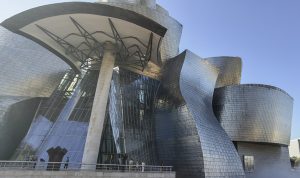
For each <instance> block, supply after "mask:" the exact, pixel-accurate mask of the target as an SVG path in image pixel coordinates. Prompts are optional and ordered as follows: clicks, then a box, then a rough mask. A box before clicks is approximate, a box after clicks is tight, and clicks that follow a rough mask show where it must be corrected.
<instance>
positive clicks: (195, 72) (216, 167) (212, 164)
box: [180, 51, 245, 177]
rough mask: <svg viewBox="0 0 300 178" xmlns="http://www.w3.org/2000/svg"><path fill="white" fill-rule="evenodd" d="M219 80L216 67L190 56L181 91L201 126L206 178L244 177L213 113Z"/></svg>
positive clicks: (200, 135)
mask: <svg viewBox="0 0 300 178" xmlns="http://www.w3.org/2000/svg"><path fill="white" fill-rule="evenodd" d="M217 77H218V71H217V70H216V68H215V67H214V66H213V65H211V64H209V63H208V62H207V61H203V60H202V59H201V58H199V57H198V56H196V55H195V54H193V53H191V52H188V51H187V52H186V56H185V61H184V63H183V66H182V70H181V75H180V91H181V93H182V96H183V98H184V99H185V101H186V103H187V106H188V109H189V111H190V112H191V114H192V116H193V119H194V120H195V123H196V126H197V131H198V134H199V138H200V142H201V148H202V152H203V163H204V172H205V177H244V176H245V175H244V171H243V167H242V164H241V161H240V158H239V155H238V153H237V151H236V150H235V147H234V145H233V144H232V142H231V140H230V138H229V137H228V135H227V134H226V132H225V131H224V130H223V128H222V127H221V125H220V123H219V122H218V120H217V118H216V117H215V115H214V113H213V110H212V100H213V92H214V87H215V84H216V81H217ZM224 170H226V171H224Z"/></svg>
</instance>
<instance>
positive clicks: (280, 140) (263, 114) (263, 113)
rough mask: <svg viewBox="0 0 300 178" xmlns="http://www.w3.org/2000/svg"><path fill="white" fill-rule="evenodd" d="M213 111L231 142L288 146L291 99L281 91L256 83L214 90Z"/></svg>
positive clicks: (291, 108) (291, 110) (291, 109)
mask: <svg viewBox="0 0 300 178" xmlns="http://www.w3.org/2000/svg"><path fill="white" fill-rule="evenodd" d="M213 103H214V104H213V105H214V112H215V114H216V116H217V118H218V119H219V121H220V123H221V125H222V127H223V128H224V129H225V131H226V132H227V134H228V135H229V136H230V138H231V139H232V140H233V141H246V142H263V143H277V144H283V145H288V144H289V142H290V134H291V121H292V113H293V99H292V98H291V97H290V96H289V95H288V94H287V93H286V92H284V91H283V90H281V89H279V88H276V87H272V86H267V85H258V84H246V85H232V86H226V87H222V88H218V89H216V90H215V94H214V102H213Z"/></svg>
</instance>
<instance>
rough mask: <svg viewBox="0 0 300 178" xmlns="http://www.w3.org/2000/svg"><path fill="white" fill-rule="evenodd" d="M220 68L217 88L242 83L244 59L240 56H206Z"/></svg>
mask: <svg viewBox="0 0 300 178" xmlns="http://www.w3.org/2000/svg"><path fill="white" fill-rule="evenodd" d="M204 60H207V61H208V62H209V63H210V64H212V65H213V66H215V67H216V68H217V69H218V70H219V74H218V79H217V82H216V86H215V88H218V87H223V86H227V85H234V84H240V82H241V73H242V60H241V58H239V57H228V56H221V57H210V58H205V59H204Z"/></svg>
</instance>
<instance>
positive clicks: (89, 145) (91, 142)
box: [81, 43, 116, 169]
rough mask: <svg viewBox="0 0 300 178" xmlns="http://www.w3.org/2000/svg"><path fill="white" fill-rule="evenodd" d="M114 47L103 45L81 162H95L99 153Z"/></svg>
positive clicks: (85, 167)
mask: <svg viewBox="0 0 300 178" xmlns="http://www.w3.org/2000/svg"><path fill="white" fill-rule="evenodd" d="M115 59H116V54H115V47H114V45H113V44H111V43H106V44H105V45H104V54H103V59H102V64H101V67H100V73H99V78H98V83H97V88H96V92H95V98H94V102H93V107H92V112H91V117H90V123H89V128H88V133H87V137H86V142H85V147H84V152H83V158H82V163H83V164H96V163H97V158H98V154H99V147H100V139H101V135H102V131H103V124H104V119H105V112H106V105H107V100H108V95H109V89H110V82H111V78H112V73H113V68H114V64H115ZM81 168H82V169H95V168H96V166H95V165H94V166H92V165H91V166H84V165H83V166H82V167H81Z"/></svg>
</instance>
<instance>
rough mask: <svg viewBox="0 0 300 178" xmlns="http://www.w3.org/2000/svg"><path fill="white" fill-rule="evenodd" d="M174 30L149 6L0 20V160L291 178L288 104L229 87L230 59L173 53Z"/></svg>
mask: <svg viewBox="0 0 300 178" xmlns="http://www.w3.org/2000/svg"><path fill="white" fill-rule="evenodd" d="M181 32H182V25H181V24H180V23H179V22H178V21H176V19H174V18H172V17H171V16H170V15H169V13H168V11H166V10H165V9H164V8H163V7H161V6H159V5H158V4H156V1H155V0H99V1H98V2H94V3H88V2H66V3H58V4H50V5H45V6H40V7H36V8H33V9H29V10H27V11H24V12H22V13H19V14H16V15H15V16H13V17H11V18H9V19H7V20H5V21H3V22H1V27H0V160H28V157H31V156H35V157H36V158H37V160H45V161H46V162H47V161H49V162H63V161H66V160H67V159H69V161H70V162H74V163H83V164H97V163H99V164H107V163H110V164H126V163H125V162H123V161H122V159H120V157H123V158H124V157H126V158H127V160H130V159H131V160H133V161H137V162H145V163H146V165H167V166H173V170H174V171H176V177H177V178H204V177H207V178H217V177H220V178H221V177H224V178H225V177H226V178H240V177H247V178H268V177H272V178H289V177H297V176H296V175H294V174H295V173H294V172H293V170H292V168H291V164H290V159H289V152H288V144H289V141H290V132H291V119H292V110H293V98H292V97H291V96H290V95H289V94H287V93H286V92H285V91H283V90H281V89H279V88H277V87H274V86H269V85H260V84H240V80H241V70H242V60H241V58H239V57H231V56H220V57H209V58H202V57H200V56H198V55H197V54H194V53H193V52H191V51H189V50H185V51H183V52H181V53H180V52H179V43H180V37H181ZM191 43H192V42H191ZM120 160H121V161H120ZM70 166H71V165H70ZM298 176H299V175H298Z"/></svg>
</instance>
